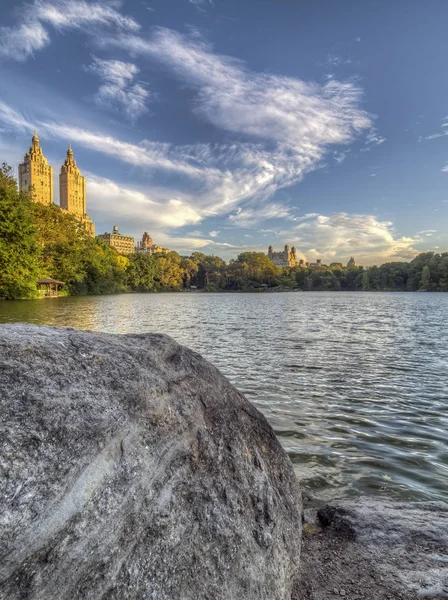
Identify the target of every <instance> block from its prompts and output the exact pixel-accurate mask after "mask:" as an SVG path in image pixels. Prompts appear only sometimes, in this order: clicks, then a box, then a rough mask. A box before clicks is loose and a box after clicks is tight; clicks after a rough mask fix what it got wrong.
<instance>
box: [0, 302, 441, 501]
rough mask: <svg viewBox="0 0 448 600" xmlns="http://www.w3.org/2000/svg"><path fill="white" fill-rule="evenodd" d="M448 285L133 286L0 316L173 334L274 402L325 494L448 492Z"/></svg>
mask: <svg viewBox="0 0 448 600" xmlns="http://www.w3.org/2000/svg"><path fill="white" fill-rule="evenodd" d="M447 317H448V294H442V293H441V294H436V293H394V294H388V293H350V292H348V293H341V292H339V293H338V292H335V293H331V292H328V293H327V292H315V293H313V292H309V293H304V292H301V293H300V292H299V293H298V292H295V293H294V292H289V293H272V294H271V293H264V294H225V293H222V294H220V293H217V294H203V293H177V294H175V293H173V294H127V295H116V296H96V297H78V298H75V297H73V298H58V299H52V300H36V301H15V302H0V323H5V322H14V321H27V322H30V323H41V324H50V325H68V326H72V327H79V328H82V329H91V330H96V331H108V332H115V333H128V332H132V333H143V332H149V331H154V332H160V333H166V334H168V335H171V336H172V337H173V338H174V339H176V340H177V341H178V342H180V343H181V344H185V345H186V346H189V347H190V348H192V349H193V350H196V351H198V352H200V353H201V354H202V355H203V356H205V357H206V358H207V359H208V360H210V361H211V362H212V363H214V364H215V365H216V366H217V367H218V368H219V369H220V370H221V371H222V372H223V373H224V374H225V375H226V376H227V377H228V378H229V379H230V381H231V382H232V383H233V384H234V385H235V386H236V387H237V388H238V389H239V390H240V391H241V392H243V393H244V394H245V395H246V397H247V398H248V399H249V400H250V401H251V402H253V403H254V404H255V406H256V407H257V408H258V409H259V410H260V411H261V412H263V413H264V414H265V415H266V417H267V418H268V420H269V422H270V423H271V425H272V427H273V428H274V430H275V432H276V434H277V435H278V437H279V438H280V440H281V442H282V444H283V446H284V448H285V449H286V451H287V452H288V454H289V456H290V457H291V460H292V462H293V464H294V468H295V471H296V473H297V475H298V477H299V478H300V479H301V480H302V484H303V488H304V491H305V493H306V495H307V496H308V497H309V498H310V499H313V500H326V499H329V498H333V497H340V496H347V495H356V494H360V493H363V494H370V495H378V494H381V495H386V496H389V497H392V498H402V499H414V500H415V499H417V500H418V499H420V500H421V499H445V500H446V499H447V497H448V325H447Z"/></svg>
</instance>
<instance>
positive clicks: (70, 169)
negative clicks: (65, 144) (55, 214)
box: [59, 145, 95, 236]
mask: <svg viewBox="0 0 448 600" xmlns="http://www.w3.org/2000/svg"><path fill="white" fill-rule="evenodd" d="M59 204H60V206H61V208H63V209H64V210H66V211H68V212H69V213H71V214H72V215H74V216H75V217H76V218H77V219H78V220H79V221H80V222H81V223H82V224H83V225H84V227H85V228H86V231H87V233H88V234H89V235H91V236H93V235H95V229H94V225H93V223H92V221H91V220H90V219H89V217H88V216H87V198H86V178H85V177H83V176H82V175H81V171H80V170H79V169H78V167H77V166H76V161H75V156H74V154H73V150H72V147H71V145H70V146H69V148H68V150H67V158H66V159H65V162H64V164H63V165H62V167H61V172H60V174H59Z"/></svg>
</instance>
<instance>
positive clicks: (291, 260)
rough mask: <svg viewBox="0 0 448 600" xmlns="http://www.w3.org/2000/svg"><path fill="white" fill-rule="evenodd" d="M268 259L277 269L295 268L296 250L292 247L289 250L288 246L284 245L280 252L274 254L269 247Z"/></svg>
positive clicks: (272, 249)
mask: <svg viewBox="0 0 448 600" xmlns="http://www.w3.org/2000/svg"><path fill="white" fill-rule="evenodd" d="M268 257H269V258H270V260H271V261H272V262H273V263H274V265H276V266H277V267H296V266H297V250H296V248H295V247H294V246H293V247H292V248H291V250H290V249H289V246H288V244H286V246H285V248H284V250H283V251H282V252H275V251H274V248H273V247H272V246H269V248H268Z"/></svg>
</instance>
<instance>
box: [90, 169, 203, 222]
mask: <svg viewBox="0 0 448 600" xmlns="http://www.w3.org/2000/svg"><path fill="white" fill-rule="evenodd" d="M87 194H88V204H89V206H88V209H89V212H90V213H92V215H94V216H95V218H97V219H100V220H102V221H104V220H105V218H107V219H109V220H112V221H114V220H117V221H118V220H121V221H124V222H130V221H132V222H134V223H136V222H138V223H141V224H142V227H147V228H151V227H156V228H160V227H166V228H169V229H170V228H177V227H183V226H184V225H189V224H191V223H199V222H200V221H201V220H202V216H201V214H200V213H199V212H198V211H197V210H196V209H195V207H193V206H192V205H191V204H189V202H188V199H186V198H184V197H182V196H180V194H178V193H177V192H176V191H173V192H172V194H170V193H169V191H168V190H163V191H161V190H155V191H154V196H155V199H154V198H152V197H151V195H152V194H151V193H145V192H142V191H140V190H136V189H132V188H127V187H121V186H119V185H118V184H116V183H115V182H114V181H111V180H110V179H106V178H104V177H97V176H95V175H93V174H91V173H89V174H88V177H87Z"/></svg>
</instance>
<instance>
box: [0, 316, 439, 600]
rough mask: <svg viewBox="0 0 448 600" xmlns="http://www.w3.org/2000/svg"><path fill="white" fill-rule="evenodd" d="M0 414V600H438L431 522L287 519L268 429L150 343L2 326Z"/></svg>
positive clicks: (336, 508)
mask: <svg viewBox="0 0 448 600" xmlns="http://www.w3.org/2000/svg"><path fill="white" fill-rule="evenodd" d="M0 398H1V409H2V420H1V424H0V443H1V456H0V497H1V500H2V514H1V516H0V599H2V600H3V599H4V600H9V599H13V600H16V599H17V600H18V599H21V600H22V599H32V600H65V599H67V600H69V599H70V600H77V599H83V600H84V599H89V600H96V599H102V600H106V599H107V600H118V599H120V600H121V599H124V598H126V599H130V600H133V599H135V600H137V599H138V600H144V599H145V600H190V599H191V600H193V599H195V600H196V599H199V600H331V599H335V598H341V597H344V598H347V599H348V600H367V599H369V600H411V599H412V600H414V599H415V600H416V599H417V598H431V599H441V598H448V507H447V505H444V504H437V503H423V504H421V503H417V504H415V503H406V504H404V503H394V502H389V501H383V500H373V499H362V500H361V499H357V500H343V501H335V502H332V503H330V504H328V505H326V506H323V507H321V508H320V509H319V510H314V509H307V510H305V511H302V506H301V492H300V487H299V484H298V482H297V481H296V478H295V476H294V473H293V469H292V465H291V463H290V461H289V459H288V457H287V456H286V454H285V452H284V451H283V449H282V448H281V446H280V444H279V442H278V441H277V439H276V437H275V435H274V433H273V431H272V429H271V427H270V426H269V424H268V423H267V421H266V419H265V418H264V417H263V416H262V415H261V414H260V413H259V412H258V411H257V410H256V409H255V408H254V407H253V406H252V405H251V404H250V403H249V402H248V401H247V400H246V399H245V398H244V397H243V396H242V395H241V394H240V393H239V392H238V391H237V390H235V388H233V387H232V386H231V385H230V383H229V382H228V381H227V380H226V379H225V378H224V377H223V376H222V375H221V374H220V373H219V371H218V370H217V369H215V368H214V367H213V366H212V365H210V364H209V363H208V362H207V361H205V360H204V359H203V358H202V357H201V356H199V355H198V354H196V353H194V352H192V351H191V350H188V349H187V348H184V347H182V346H180V345H179V344H177V343H176V342H174V341H173V340H172V339H170V338H168V337H166V336H163V335H153V334H148V335H108V334H98V333H91V332H83V331H76V330H73V329H69V328H52V327H36V326H31V325H22V324H17V325H2V326H0ZM302 529H303V532H302Z"/></svg>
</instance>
